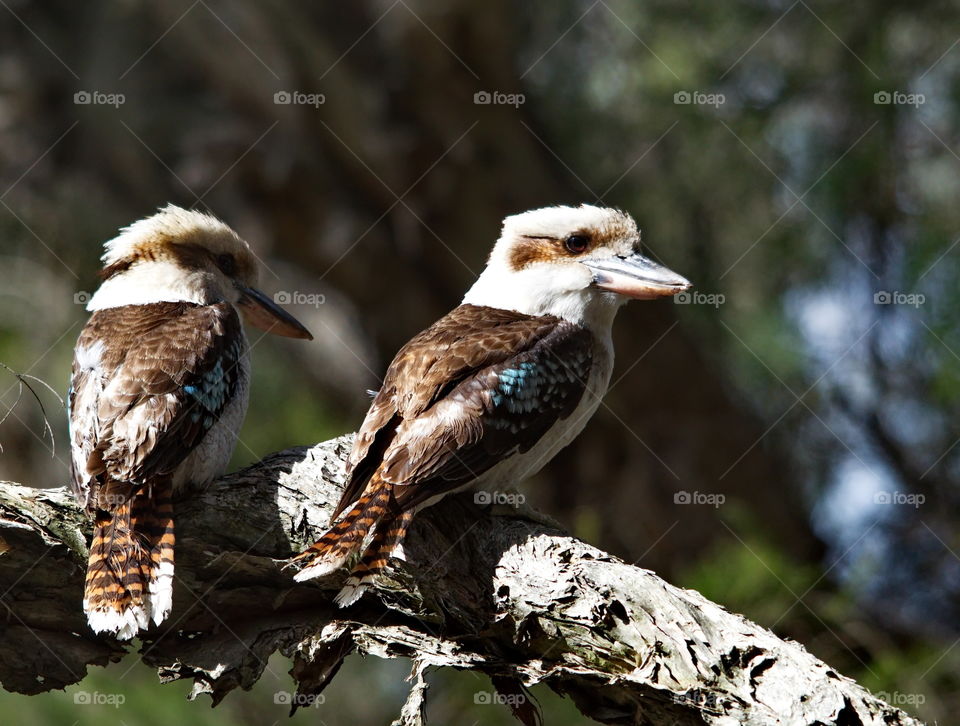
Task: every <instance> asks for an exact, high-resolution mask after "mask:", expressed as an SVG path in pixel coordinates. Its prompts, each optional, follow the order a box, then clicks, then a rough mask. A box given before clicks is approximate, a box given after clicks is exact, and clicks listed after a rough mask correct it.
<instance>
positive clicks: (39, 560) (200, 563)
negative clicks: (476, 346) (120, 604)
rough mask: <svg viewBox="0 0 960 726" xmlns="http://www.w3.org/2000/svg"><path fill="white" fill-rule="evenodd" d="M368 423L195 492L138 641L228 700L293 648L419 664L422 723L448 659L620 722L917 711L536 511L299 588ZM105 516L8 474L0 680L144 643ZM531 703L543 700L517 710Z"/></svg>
mask: <svg viewBox="0 0 960 726" xmlns="http://www.w3.org/2000/svg"><path fill="white" fill-rule="evenodd" d="M350 441H351V438H350V437H343V438H339V439H335V440H332V441H328V442H325V443H322V444H318V445H316V446H313V447H311V448H297V449H290V450H288V451H283V452H279V453H277V454H273V455H271V456H269V457H267V458H265V459H264V460H263V461H261V462H259V463H258V464H256V465H254V466H252V467H250V468H248V469H245V470H243V471H240V472H237V473H235V474H231V475H228V476H226V477H224V478H223V479H221V480H220V481H219V482H217V483H216V484H214V485H213V486H211V487H210V488H209V489H208V490H207V491H206V492H205V493H203V494H202V495H199V496H197V497H194V498H192V499H190V500H186V501H183V502H180V503H178V507H177V533H178V537H177V587H176V593H175V600H174V610H173V614H172V616H171V618H170V620H169V621H168V623H166V624H165V626H166V627H164V628H160V629H158V630H157V631H156V632H155V633H151V636H152V637H150V638H146V639H144V641H143V643H142V646H141V652H140V655H141V656H142V658H143V660H144V661H145V662H146V663H147V664H149V665H152V666H154V667H156V668H158V669H159V673H160V676H161V678H162V679H163V680H175V679H180V678H189V679H192V680H193V682H194V684H195V685H194V694H198V693H209V694H211V697H212V698H213V700H214V702H218V701H219V700H220V699H222V698H223V697H224V696H225V695H226V694H227V693H228V692H229V691H231V690H232V689H234V688H236V687H238V686H239V687H248V686H250V685H252V684H253V683H254V682H255V681H256V680H257V679H258V678H259V677H260V675H261V674H262V672H263V670H264V667H265V665H266V662H267V658H268V657H269V656H270V654H271V653H273V652H274V651H276V650H278V649H279V650H280V651H282V652H283V653H285V654H287V655H290V656H292V657H293V659H294V668H293V670H292V675H293V676H294V678H295V679H296V680H297V681H298V684H299V685H298V689H299V692H300V693H302V694H306V695H305V697H308V695H309V694H315V693H319V692H320V691H321V690H322V689H323V688H324V687H325V686H326V685H327V684H328V683H329V682H330V681H331V680H332V679H333V678H334V676H335V675H336V673H337V670H338V668H339V666H340V664H341V662H342V661H343V659H344V658H345V657H346V656H347V655H349V654H350V653H352V652H354V651H361V652H364V653H371V654H374V655H378V656H380V657H384V658H409V659H412V661H413V671H412V674H411V681H412V682H413V687H412V689H411V695H410V698H409V699H408V701H407V703H406V705H405V706H404V709H403V713H402V714H401V715H400V718H399V719H398V722H397V723H402V724H420V723H422V722H423V712H424V697H425V694H426V690H427V684H426V681H425V680H424V675H425V673H426V672H427V671H429V670H430V669H432V668H438V667H443V666H452V667H455V668H469V669H472V670H476V671H480V672H483V673H486V674H488V675H489V676H491V678H492V679H493V681H494V683H495V685H496V686H497V688H498V689H499V691H500V692H501V693H502V694H504V695H510V694H512V695H514V697H515V698H513V699H506V698H505V699H504V700H505V701H507V702H509V701H511V700H513V701H517V700H519V701H521V702H522V701H523V699H522V698H520V699H518V698H516V696H518V695H519V694H522V692H523V688H524V687H525V686H529V685H532V684H535V683H539V682H546V683H547V684H548V685H549V686H550V687H551V688H553V689H554V690H556V691H557V692H559V693H562V694H566V695H568V696H569V697H571V698H572V699H573V700H574V701H575V702H576V704H577V705H578V707H579V708H580V709H581V710H582V711H583V712H584V713H585V714H586V715H588V716H590V717H592V718H594V719H596V720H597V721H600V722H602V723H616V724H658V725H659V724H724V725H730V726H733V725H734V724H774V723H776V724H810V725H811V726H812V725H813V724H838V725H843V726H851V725H855V724H887V725H889V724H916V723H918V722H917V721H915V720H913V719H911V718H910V717H908V716H907V715H906V714H904V713H903V712H901V711H898V710H897V709H894V708H892V707H891V706H889V705H887V704H885V703H884V702H882V701H880V700H879V699H877V698H875V697H873V696H872V695H871V694H870V693H868V692H867V691H866V690H865V689H863V688H862V687H860V686H859V685H857V684H856V683H855V682H853V681H851V680H850V679H847V678H844V677H843V676H841V675H839V674H837V673H836V672H834V671H833V670H831V669H830V667H829V666H827V665H826V664H824V663H822V662H820V661H819V660H817V659H816V658H814V657H813V656H812V655H810V654H809V653H808V652H807V651H806V650H805V649H804V648H803V646H801V645H799V644H797V643H794V642H787V641H783V640H781V639H779V638H778V637H776V636H775V635H774V634H773V633H771V632H769V631H767V630H765V629H763V628H761V627H760V626H758V625H756V624H754V623H751V622H750V621H748V620H746V619H745V618H743V617H741V616H739V615H735V614H732V613H729V612H727V611H725V610H724V609H723V608H722V607H720V606H719V605H716V604H714V603H712V602H709V601H708V600H706V599H704V598H703V597H702V596H701V595H699V594H698V593H696V592H693V591H690V590H682V589H679V588H676V587H673V586H672V585H670V584H668V583H666V582H664V581H663V580H661V579H660V578H658V577H657V576H656V575H654V574H653V573H652V572H649V571H647V570H643V569H640V568H638V567H634V566H632V565H630V564H627V563H625V562H623V561H621V560H619V559H617V558H615V557H613V556H611V555H609V554H607V553H605V552H602V551H600V550H598V549H596V548H594V547H591V546H590V545H588V544H586V543H584V542H581V541H579V540H577V539H575V538H572V537H570V536H568V535H565V534H564V533H563V532H560V531H558V530H556V529H551V528H549V527H547V526H544V525H542V524H538V523H534V522H533V521H531V520H529V519H525V518H523V517H522V516H520V515H519V514H518V515H516V516H512V515H495V514H493V513H492V512H490V511H487V510H484V509H483V508H481V507H478V506H476V505H475V504H473V501H472V498H471V497H470V496H469V495H465V496H459V497H454V498H451V499H448V500H446V501H444V502H442V503H441V504H439V505H437V506H435V507H433V508H432V509H430V510H427V511H425V512H424V513H423V514H421V516H419V517H418V519H417V521H416V524H415V525H414V528H413V531H412V534H411V538H410V541H409V546H408V547H407V557H408V560H407V562H406V563H405V564H403V563H398V567H397V568H396V569H395V570H393V571H392V574H391V577H390V578H389V579H385V580H384V582H383V583H382V584H381V585H380V586H379V587H378V588H377V590H376V592H375V593H373V594H368V595H366V596H365V597H364V598H363V599H362V600H361V601H360V602H359V603H358V604H357V605H356V606H354V607H352V608H350V609H349V610H345V611H344V610H338V609H337V608H335V607H334V606H332V605H331V599H332V595H333V594H334V592H335V591H336V590H337V589H338V588H339V586H340V584H341V582H342V580H343V577H344V575H343V574H342V573H340V574H336V575H334V576H331V577H330V578H327V579H325V580H322V581H318V584H315V585H308V586H299V585H298V586H294V583H293V581H292V579H291V577H290V574H291V573H290V571H289V570H284V569H283V565H284V564H285V562H284V560H285V559H286V558H288V557H289V556H290V555H291V554H292V553H294V552H295V551H297V550H299V549H300V548H301V547H302V546H303V545H304V544H305V543H307V542H310V541H313V539H314V538H315V537H316V536H317V535H319V534H320V533H321V531H322V530H323V528H324V527H325V526H326V525H327V523H328V518H329V513H330V511H331V509H332V507H333V505H334V503H335V502H336V500H337V498H338V495H339V492H340V489H341V487H342V483H343V460H344V458H345V456H346V454H347V452H348V451H349V446H350ZM89 530H90V527H89V524H88V522H87V520H86V517H85V516H84V515H83V513H82V512H80V511H79V510H78V509H77V508H76V506H75V505H74V502H73V500H72V497H71V496H70V495H69V493H67V492H66V491H64V490H62V489H56V490H37V489H32V488H29V487H23V486H19V485H16V484H10V483H3V484H0V552H2V555H0V592H2V593H3V595H2V598H0V599H2V602H3V605H4V608H5V611H6V617H5V618H4V619H3V622H2V624H0V681H2V684H3V687H4V688H6V689H7V690H10V691H17V692H21V693H27V694H34V693H39V692H42V691H46V690H50V689H53V688H62V687H64V686H66V685H68V684H71V683H76V682H77V681H79V680H81V679H82V678H83V676H84V674H85V673H86V670H87V666H88V665H91V664H94V665H103V664H106V663H107V662H108V661H109V660H111V659H117V658H120V657H122V655H123V653H124V652H125V650H126V648H127V647H129V646H125V645H123V644H120V643H118V642H116V641H113V640H110V639H107V638H97V637H95V636H94V635H93V634H92V633H91V632H90V631H89V630H88V629H87V628H86V625H85V623H84V618H83V613H82V612H81V610H80V599H81V592H82V587H83V572H84V567H85V555H86V541H87V538H88V536H89ZM518 715H520V716H525V717H526V718H528V719H529V718H531V715H530V713H529V712H528V713H524V712H523V710H522V709H521V712H520V713H519V714H518Z"/></svg>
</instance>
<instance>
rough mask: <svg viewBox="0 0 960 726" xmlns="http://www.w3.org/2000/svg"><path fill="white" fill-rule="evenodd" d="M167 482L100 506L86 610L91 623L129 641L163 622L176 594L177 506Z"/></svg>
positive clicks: (97, 515) (95, 525)
mask: <svg viewBox="0 0 960 726" xmlns="http://www.w3.org/2000/svg"><path fill="white" fill-rule="evenodd" d="M171 495H172V492H171V487H170V485H169V483H165V484H163V485H161V486H159V487H158V486H155V487H153V488H152V490H149V489H148V490H141V491H138V492H136V493H134V494H133V495H132V496H130V497H129V498H127V499H126V500H125V501H123V502H122V503H120V504H119V505H117V506H116V507H115V508H114V509H113V511H111V512H107V511H104V510H98V512H97V514H96V517H95V520H94V535H93V542H92V543H91V545H90V558H89V561H88V564H87V577H86V583H85V588H84V598H83V609H84V612H86V614H87V621H88V622H89V624H90V627H91V628H92V629H93V630H94V632H97V633H110V634H112V635H114V636H115V637H117V638H119V639H121V640H128V639H130V638H133V637H134V636H136V635H137V633H138V632H139V631H140V630H146V629H147V628H148V627H149V626H150V621H151V619H152V620H153V622H154V623H156V624H159V623H161V622H162V621H163V620H164V619H165V618H166V616H167V615H168V614H169V612H170V607H171V604H172V597H171V596H172V592H173V543H174V533H173V504H172V501H171Z"/></svg>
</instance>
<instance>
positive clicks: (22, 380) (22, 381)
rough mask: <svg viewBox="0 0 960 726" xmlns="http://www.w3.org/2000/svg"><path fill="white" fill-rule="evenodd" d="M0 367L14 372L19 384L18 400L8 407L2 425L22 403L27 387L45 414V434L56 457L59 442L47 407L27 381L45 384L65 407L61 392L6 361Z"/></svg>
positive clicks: (0, 423)
mask: <svg viewBox="0 0 960 726" xmlns="http://www.w3.org/2000/svg"><path fill="white" fill-rule="evenodd" d="M0 367H2V368H4V369H6V370H8V371H10V373H12V374H13V376H14V377H15V378H16V379H17V381H18V384H19V385H18V387H17V400H16V401H14V402H13V405H12V406H10V408H8V409H7V412H6V413H5V414H4V415H3V418H0V425H2V424H3V422H4V421H6V420H7V419H8V418H9V417H10V414H11V413H13V409H14V408H16V406H17V404H18V403H20V399H21V398H23V389H24V387H26V389H27V390H28V391H30V395H31V396H33V398H34V400H35V401H36V402H37V405H38V406H39V407H40V413H41V415H42V416H43V432H44V435H46V434H47V433H49V434H50V456H51V457H56V455H57V442H56V439H54V436H53V427H52V426H51V425H50V419H49V418H48V417H47V409H46V408H45V407H44V405H43V401H42V400H41V399H40V396H39V395H37V392H36V391H35V390H34V388H33V386H31V385H30V384H29V383H28V382H27V379H29V380H31V381H36V382H37V383H39V384H40V385H42V386H44V387H45V388H46V389H47V390H48V391H50V393H52V394H53V395H54V396H55V397H56V399H57V401H59V402H60V407H61V408H64V402H63V398H62V397H61V396H60V394H59V393H57V392H56V390H54V388H53V386H51V385H50V384H49V383H47V382H46V381H44V380H43V379H41V378H37V377H36V376H32V375H30V374H29V373H18V372H17V371H15V370H14V369H13V368H11V367H10V366H8V365H7V364H6V363H4V362H2V361H0ZM0 453H3V444H0Z"/></svg>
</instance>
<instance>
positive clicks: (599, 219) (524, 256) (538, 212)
mask: <svg viewBox="0 0 960 726" xmlns="http://www.w3.org/2000/svg"><path fill="white" fill-rule="evenodd" d="M688 287H690V283H689V282H688V281H687V280H686V279H684V278H683V277H681V276H680V275H678V274H676V273H675V272H672V271H671V270H668V269H667V268H666V267H664V266H662V265H659V264H657V263H656V262H653V261H652V260H650V259H648V258H647V257H644V256H643V255H641V254H640V232H639V231H638V230H637V225H636V223H635V222H634V221H633V218H632V217H631V216H630V215H629V214H626V213H624V212H621V211H620V210H618V209H608V208H605V207H594V206H590V205H587V204H583V205H581V206H579V207H544V208H543V209H535V210H532V211H529V212H524V213H523V214H515V215H513V216H511V217H507V218H506V219H504V220H503V231H502V232H501V234H500V239H499V240H497V243H496V245H495V246H494V248H493V252H492V253H491V254H490V259H489V260H488V262H487V267H486V269H485V270H484V271H483V273H482V274H481V275H480V277H479V278H478V279H477V281H476V283H474V285H473V287H472V288H470V291H469V292H468V293H467V295H466V297H465V298H464V299H463V302H464V303H467V304H473V305H486V306H490V307H497V308H504V309H508V310H516V311H517V312H520V313H524V314H527V315H555V316H557V317H560V318H564V319H566V320H570V321H572V322H576V323H581V324H584V325H587V326H588V327H591V328H593V329H595V330H598V331H600V330H609V328H610V326H611V324H612V323H613V317H614V315H615V314H616V311H617V309H618V308H619V307H620V306H621V305H622V304H623V303H625V302H626V301H627V300H628V299H629V298H634V299H639V300H650V299H653V298H657V297H663V296H667V295H675V294H676V293H678V292H682V291H683V290H686V289H687V288H688Z"/></svg>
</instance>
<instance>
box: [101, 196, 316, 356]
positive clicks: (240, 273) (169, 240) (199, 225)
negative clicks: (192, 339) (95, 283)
mask: <svg viewBox="0 0 960 726" xmlns="http://www.w3.org/2000/svg"><path fill="white" fill-rule="evenodd" d="M104 250H105V251H104V254H103V257H102V260H103V270H102V271H101V272H100V277H101V278H102V280H103V283H102V284H101V285H100V288H99V289H98V290H97V292H96V293H95V294H94V295H93V297H91V298H90V302H89V303H88V305H87V309H88V310H91V311H92V310H100V309H103V308H112V307H121V306H124V305H145V304H149V303H157V302H192V303H196V304H199V305H209V304H212V303H217V302H222V301H225V302H229V303H230V304H232V305H234V306H235V307H236V308H237V309H238V310H239V311H241V312H242V313H243V315H244V318H245V319H246V320H247V322H249V323H251V324H252V325H254V326H256V327H259V328H262V329H264V330H268V331H269V332H272V333H275V334H277V335H285V336H288V337H293V338H310V337H311V336H310V333H309V332H308V331H307V329H306V328H304V327H303V326H302V325H301V324H300V323H299V322H298V321H297V320H296V319H295V318H294V317H293V316H292V315H290V314H289V313H287V312H286V311H284V310H283V309H282V308H280V307H278V306H277V305H276V304H275V303H274V302H273V301H272V300H270V299H269V298H268V297H267V296H266V295H264V294H263V293H262V292H260V291H259V290H257V289H256V287H255V286H256V283H257V276H258V266H257V260H256V257H255V256H254V254H253V252H252V250H251V249H250V245H248V244H247V243H246V241H244V240H243V239H242V238H241V237H240V236H239V235H238V234H237V233H236V232H234V231H233V230H232V229H231V228H230V227H228V226H227V225H226V224H224V223H223V222H221V221H220V220H219V219H217V218H216V217H213V216H211V215H208V214H204V213H202V212H198V211H195V210H190V209H182V208H180V207H176V206H174V205H172V204H169V205H167V206H166V207H164V208H163V209H161V210H160V211H159V212H157V213H156V214H154V215H153V216H150V217H146V218H145V219H141V220H139V221H138V222H134V223H133V224H131V225H130V226H129V227H125V228H124V229H122V230H120V234H119V235H118V236H116V237H114V238H113V239H112V240H110V241H109V242H107V243H106V244H105V245H104Z"/></svg>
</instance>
